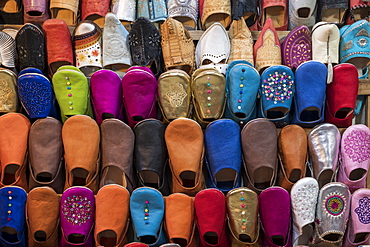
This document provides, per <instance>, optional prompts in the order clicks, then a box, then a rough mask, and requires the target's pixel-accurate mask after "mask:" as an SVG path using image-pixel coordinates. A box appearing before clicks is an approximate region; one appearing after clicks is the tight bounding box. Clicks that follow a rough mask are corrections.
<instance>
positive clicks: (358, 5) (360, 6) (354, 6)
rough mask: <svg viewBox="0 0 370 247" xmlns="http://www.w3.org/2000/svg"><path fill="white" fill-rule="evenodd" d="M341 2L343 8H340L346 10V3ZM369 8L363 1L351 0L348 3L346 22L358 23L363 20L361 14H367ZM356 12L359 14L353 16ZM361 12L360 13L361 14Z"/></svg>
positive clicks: (343, 0) (367, 3) (369, 4)
mask: <svg viewBox="0 0 370 247" xmlns="http://www.w3.org/2000/svg"><path fill="white" fill-rule="evenodd" d="M341 2H345V3H343V7H342V8H346V9H348V1H345V0H341ZM369 8H370V3H369V2H368V1H366V0H365V1H363V0H351V1H349V10H350V11H349V12H350V14H349V21H348V20H347V22H348V23H350V22H355V21H359V20H360V19H365V18H363V17H364V15H363V13H366V14H367V12H368V10H369ZM356 12H359V13H360V14H359V15H357V16H355V14H356ZM361 12H362V13H361Z"/></svg>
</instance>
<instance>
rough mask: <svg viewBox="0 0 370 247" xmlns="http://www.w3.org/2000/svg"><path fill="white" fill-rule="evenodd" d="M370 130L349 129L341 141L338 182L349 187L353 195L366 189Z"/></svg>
mask: <svg viewBox="0 0 370 247" xmlns="http://www.w3.org/2000/svg"><path fill="white" fill-rule="evenodd" d="M369 140H370V130H369V128H368V127H367V126H366V125H363V124H356V125H352V126H350V127H348V128H347V129H346V130H345V131H344V133H343V135H342V139H341V145H340V153H341V155H340V157H341V162H340V164H339V172H338V177H337V181H338V182H342V183H344V184H345V185H347V186H348V188H349V190H350V191H351V193H353V192H354V191H356V190H357V189H360V188H366V177H367V174H368V169H369V165H370V141H369Z"/></svg>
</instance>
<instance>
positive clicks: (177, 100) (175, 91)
mask: <svg viewBox="0 0 370 247" xmlns="http://www.w3.org/2000/svg"><path fill="white" fill-rule="evenodd" d="M166 95H167V97H168V98H169V99H170V104H171V105H172V106H173V107H179V106H181V105H182V103H183V102H184V99H185V97H186V96H187V95H188V94H187V93H186V91H185V90H184V86H183V85H181V84H180V83H179V82H176V83H173V84H171V91H168V92H167V93H166Z"/></svg>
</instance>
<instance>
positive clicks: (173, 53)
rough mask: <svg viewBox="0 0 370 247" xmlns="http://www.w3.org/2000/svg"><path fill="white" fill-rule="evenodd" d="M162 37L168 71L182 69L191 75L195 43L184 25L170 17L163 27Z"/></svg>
mask: <svg viewBox="0 0 370 247" xmlns="http://www.w3.org/2000/svg"><path fill="white" fill-rule="evenodd" d="M161 36H162V41H161V45H162V52H163V60H164V66H165V68H166V70H170V69H182V70H184V71H185V72H186V73H188V74H189V75H190V74H191V73H192V72H193V69H194V59H195V58H194V42H193V39H192V38H191V36H190V34H189V32H188V31H187V30H186V29H185V27H184V25H182V23H181V22H179V21H177V20H175V19H173V18H171V17H169V18H167V20H166V21H165V22H164V23H163V24H162V25H161Z"/></svg>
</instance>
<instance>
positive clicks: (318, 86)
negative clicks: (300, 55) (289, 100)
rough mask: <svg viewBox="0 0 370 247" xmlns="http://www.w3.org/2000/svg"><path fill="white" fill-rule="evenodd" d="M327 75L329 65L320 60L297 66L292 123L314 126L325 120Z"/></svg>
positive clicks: (305, 126)
mask: <svg viewBox="0 0 370 247" xmlns="http://www.w3.org/2000/svg"><path fill="white" fill-rule="evenodd" d="M312 71H315V73H312ZM327 75H328V69H327V67H326V66H325V64H323V63H321V62H318V61H307V62H304V63H302V64H301V65H300V66H299V67H298V68H297V70H296V72H295V95H294V108H295V112H294V114H293V119H292V123H294V124H298V125H300V126H302V127H304V128H313V127H314V126H315V125H317V124H319V123H322V122H324V115H325V114H324V113H325V99H326V78H327Z"/></svg>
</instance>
